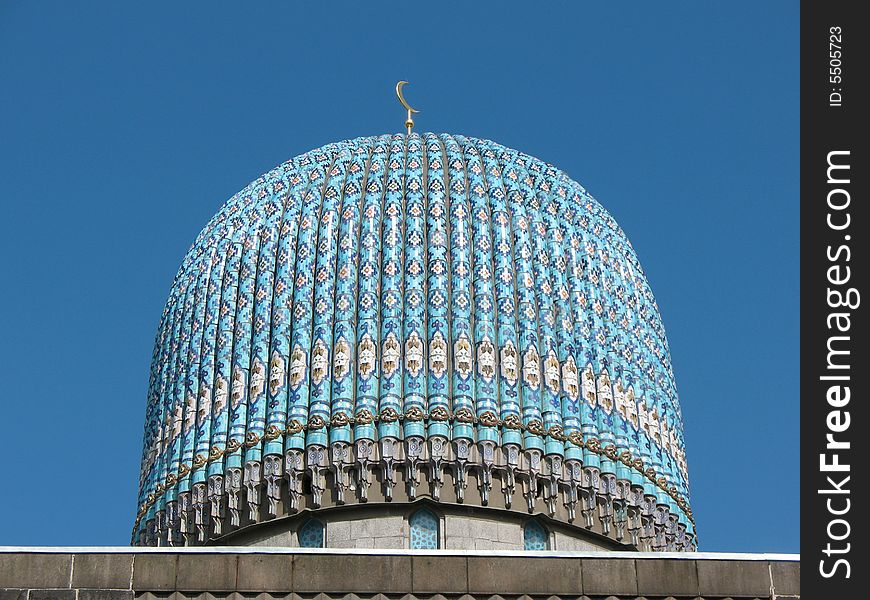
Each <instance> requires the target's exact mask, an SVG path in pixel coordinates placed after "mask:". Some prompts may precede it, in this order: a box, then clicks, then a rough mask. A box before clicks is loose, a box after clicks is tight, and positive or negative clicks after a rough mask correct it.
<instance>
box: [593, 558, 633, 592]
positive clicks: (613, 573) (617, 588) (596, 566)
mask: <svg viewBox="0 0 870 600" xmlns="http://www.w3.org/2000/svg"><path fill="white" fill-rule="evenodd" d="M582 563H583V593H584V594H588V595H590V596H598V595H600V596H623V595H624V596H637V595H638V594H637V571H636V570H635V565H634V560H633V559H630V558H584V559H582Z"/></svg>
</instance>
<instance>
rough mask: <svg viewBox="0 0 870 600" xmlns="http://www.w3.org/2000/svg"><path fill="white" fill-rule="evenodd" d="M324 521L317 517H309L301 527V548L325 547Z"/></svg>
mask: <svg viewBox="0 0 870 600" xmlns="http://www.w3.org/2000/svg"><path fill="white" fill-rule="evenodd" d="M323 529H324V528H323V523H322V522H320V521H318V520H317V519H309V520H308V521H307V522H306V523H305V525H303V526H302V527H300V528H299V534H298V537H299V547H300V548H323V537H324V536H323Z"/></svg>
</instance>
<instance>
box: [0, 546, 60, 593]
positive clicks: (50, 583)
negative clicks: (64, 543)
mask: <svg viewBox="0 0 870 600" xmlns="http://www.w3.org/2000/svg"><path fill="white" fill-rule="evenodd" d="M71 568H72V555H71V554H36V553H32V552H22V553H16V554H7V553H0V587H2V588H68V587H69V577H70V569H71Z"/></svg>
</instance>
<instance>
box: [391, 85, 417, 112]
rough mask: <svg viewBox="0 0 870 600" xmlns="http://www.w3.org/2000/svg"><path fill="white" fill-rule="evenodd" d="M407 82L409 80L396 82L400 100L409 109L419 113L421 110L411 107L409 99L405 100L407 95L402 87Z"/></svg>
mask: <svg viewBox="0 0 870 600" xmlns="http://www.w3.org/2000/svg"><path fill="white" fill-rule="evenodd" d="M407 84H408V82H407V81H400V82H399V83H397V84H396V96H398V97H399V102H401V103H402V106H404V107H405V108H406V109H407V110H409V111H411V112H412V113H418V112H420V111H419V110H417V109H415V108H411V105H410V104H408V101H407V100H405V97H404V96H403V95H402V87H403V86H405V85H407Z"/></svg>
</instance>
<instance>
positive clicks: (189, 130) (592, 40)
mask: <svg viewBox="0 0 870 600" xmlns="http://www.w3.org/2000/svg"><path fill="white" fill-rule="evenodd" d="M324 4H325V3H324ZM468 4H469V5H466V3H458V2H456V3H453V2H440V3H427V4H422V3H410V2H408V3H403V4H387V3H378V4H377V6H367V7H365V8H363V7H360V5H358V4H357V3H353V4H351V3H341V2H338V3H333V4H332V5H331V6H329V7H327V8H320V7H317V8H315V7H313V6H311V7H305V8H302V7H298V6H296V3H271V2H263V3H256V5H255V6H251V5H245V6H244V8H243V7H242V5H240V4H237V3H228V2H208V3H206V2H191V3H162V2H149V3H147V4H141V5H134V4H132V3H109V2H103V3H94V2H91V3H65V2H28V3H25V2H3V3H0V81H2V88H0V190H2V192H0V203H2V204H0V206H2V212H0V255H2V257H3V260H2V262H0V281H2V284H0V285H2V287H0V381H2V384H0V431H2V436H3V447H4V449H5V453H4V455H5V456H4V460H3V461H2V462H0V481H2V488H0V489H2V493H0V545H92V544H99V545H112V544H120V545H124V544H127V543H129V532H130V527H131V525H132V522H133V519H134V515H135V511H136V506H135V504H136V500H135V495H136V485H137V482H138V473H139V454H140V450H141V437H142V423H143V417H144V408H145V391H146V386H147V379H148V365H149V362H150V359H151V347H152V342H153V336H154V333H155V331H156V328H157V325H158V319H159V317H160V313H161V310H162V306H163V302H164V301H165V299H166V295H167V293H168V291H169V286H170V284H171V282H172V278H173V276H174V274H175V270H176V269H177V267H178V265H179V263H180V261H181V258H182V257H183V255H184V253H185V252H186V250H187V248H188V247H189V245H190V244H191V243H192V241H193V239H194V238H195V237H196V235H197V233H198V232H199V230H200V228H201V227H202V226H204V225H205V223H206V221H207V220H208V219H209V218H210V217H211V215H212V214H213V213H215V212H216V211H217V209H218V208H219V207H220V205H221V204H222V203H223V202H224V200H226V199H227V198H229V197H230V196H231V195H232V194H234V193H235V192H236V191H238V190H239V189H241V188H242V187H244V185H245V184H247V183H248V182H249V181H250V180H252V179H254V178H256V177H257V176H258V175H259V174H261V173H262V172H264V171H266V170H268V169H269V168H271V167H273V166H274V165H276V164H278V163H280V162H283V161H284V160H287V159H288V158H291V157H292V156H295V155H297V154H301V153H302V152H305V151H307V150H309V149H311V148H315V147H318V146H321V145H323V144H325V143H327V142H330V141H335V140H340V139H346V138H351V137H356V136H360V135H371V134H379V133H386V132H395V131H399V130H401V128H402V123H403V121H404V115H403V112H402V109H401V107H400V106H399V105H398V103H397V102H396V100H395V98H394V96H393V87H394V85H395V82H396V81H397V80H398V79H408V80H410V81H411V82H412V83H411V85H409V86H408V87H407V88H406V96H407V98H408V100H409V102H411V104H412V105H414V106H415V107H419V108H420V109H421V110H422V112H421V113H420V115H418V118H417V123H418V129H419V130H422V131H425V130H428V131H436V132H441V131H446V132H451V133H460V134H465V135H472V136H479V137H485V138H489V139H493V140H496V141H498V142H499V143H502V144H504V145H506V146H509V147H513V148H517V149H519V150H522V151H524V152H526V153H529V154H532V155H534V156H537V157H539V158H541V159H543V160H546V161H548V162H551V163H553V164H555V165H557V166H559V167H560V168H562V169H563V170H565V171H566V172H567V173H568V174H570V175H571V176H572V177H573V178H574V179H576V180H577V181H579V182H580V183H581V184H583V185H584V186H585V187H586V188H587V189H588V190H589V191H590V192H591V193H592V194H594V195H595V196H596V197H597V198H598V199H599V200H600V201H601V202H602V204H604V206H605V207H607V208H608V209H609V210H610V212H611V213H612V214H613V215H614V216H615V217H616V219H617V221H619V223H620V224H621V225H622V227H623V229H624V230H625V231H626V233H627V234H628V237H629V239H630V240H631V241H632V244H633V245H634V247H635V249H636V250H637V253H638V255H639V257H640V260H641V263H642V264H643V266H644V269H645V271H646V273H647V276H648V278H649V280H650V283H651V285H652V288H653V291H654V292H655V294H656V297H657V299H658V302H659V305H660V307H661V311H662V317H663V319H664V323H665V327H666V329H667V332H668V338H669V341H670V346H671V352H672V355H673V363H674V370H675V373H676V377H677V385H678V389H679V392H680V397H681V403H682V407H683V416H684V420H685V426H686V445H687V456H688V462H689V475H690V478H691V489H692V506H693V510H694V513H695V516H696V520H697V523H698V530H699V535H700V545H701V549H702V550H708V551H719V550H721V551H747V552H756V551H759V552H760V551H768V552H797V551H798V546H799V533H800V532H799V526H798V516H799V501H798V483H799V473H798V467H799V461H798V447H799V438H798V426H799V416H798V407H799V397H798V390H799V387H798V368H799V363H798V348H799V330H798V310H799V300H798V291H799V276H798V266H799V263H798V247H799V237H798V225H799V217H798V208H799V195H798V168H799V160H798V150H799V141H798V133H799V131H798V112H799V95H798V84H799V74H798V54H799V53H798V25H799V20H798V3H797V2H763V3H758V2H732V3H725V2H708V3H696V2H665V3H654V4H650V3H636V4H635V3H607V6H605V3H594V4H591V3H583V4H582V6H580V3H576V4H577V5H575V3H570V4H569V3H562V2H554V3H547V4H546V5H544V4H543V3H540V4H532V3H527V4H526V3H524V4H520V3H511V2H506V3H502V2H500V3H495V2H491V3H490V2H487V3H480V6H470V4H471V3H468ZM589 4H591V5H589Z"/></svg>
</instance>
